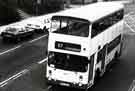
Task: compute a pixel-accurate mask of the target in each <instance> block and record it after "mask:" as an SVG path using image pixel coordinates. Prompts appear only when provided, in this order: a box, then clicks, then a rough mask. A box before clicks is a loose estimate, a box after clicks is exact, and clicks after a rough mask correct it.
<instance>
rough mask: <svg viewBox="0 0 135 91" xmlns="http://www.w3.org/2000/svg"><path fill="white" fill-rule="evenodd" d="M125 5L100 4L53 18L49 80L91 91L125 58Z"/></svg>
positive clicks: (49, 45) (47, 69) (50, 37)
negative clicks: (117, 62) (114, 61)
mask: <svg viewBox="0 0 135 91" xmlns="http://www.w3.org/2000/svg"><path fill="white" fill-rule="evenodd" d="M123 16H124V6H123V5H122V4H119V3H115V2H100V3H95V4H91V5H86V6H84V7H81V8H74V9H69V10H66V11H62V12H60V13H58V14H57V15H54V16H52V20H51V21H52V24H51V31H52V32H50V33H49V39H48V63H47V68H46V78H47V81H48V82H49V83H51V84H56V85H63V86H69V87H75V88H82V89H85V90H87V89H88V88H89V87H91V86H92V85H93V84H94V83H95V79H96V78H97V77H98V76H102V75H103V74H104V72H105V71H106V69H107V68H108V66H109V65H110V64H111V62H113V59H114V58H117V57H119V56H120V55H121V46H122V40H123V38H122V37H123V22H124V21H123Z"/></svg>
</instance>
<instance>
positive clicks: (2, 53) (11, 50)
mask: <svg viewBox="0 0 135 91" xmlns="http://www.w3.org/2000/svg"><path fill="white" fill-rule="evenodd" d="M20 47H21V45H19V46H17V47H14V48H11V49H9V50H6V51H4V52H2V53H0V55H3V54H5V53H8V52H11V51H13V50H15V49H17V48H20Z"/></svg>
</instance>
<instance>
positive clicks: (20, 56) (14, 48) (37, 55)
mask: <svg viewBox="0 0 135 91" xmlns="http://www.w3.org/2000/svg"><path fill="white" fill-rule="evenodd" d="M42 36H43V38H42V40H40V39H39V40H38V41H36V42H35V41H32V40H27V41H23V42H21V43H19V44H13V43H3V42H2V39H1V40H0V41H1V42H0V48H1V49H0V81H3V80H5V79H6V78H8V77H10V76H12V75H13V74H15V73H17V72H19V71H20V70H22V69H25V68H27V67H29V66H30V65H31V64H32V63H37V62H38V61H40V60H42V59H44V58H45V56H46V53H45V52H46V48H47V46H46V45H47V34H45V35H42ZM38 37H40V36H38ZM33 38H34V39H36V37H33Z"/></svg>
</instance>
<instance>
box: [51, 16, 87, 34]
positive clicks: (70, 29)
mask: <svg viewBox="0 0 135 91" xmlns="http://www.w3.org/2000/svg"><path fill="white" fill-rule="evenodd" d="M51 31H53V32H54V33H61V34H66V35H73V36H80V37H88V36H89V23H88V21H85V20H83V19H76V18H71V17H70V18H69V17H66V16H61V17H59V16H55V17H53V18H52V24H51Z"/></svg>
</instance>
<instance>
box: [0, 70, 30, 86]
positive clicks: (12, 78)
mask: <svg viewBox="0 0 135 91" xmlns="http://www.w3.org/2000/svg"><path fill="white" fill-rule="evenodd" d="M28 71H29V70H28V69H24V70H22V71H20V72H19V73H17V74H15V75H13V76H12V77H9V78H8V79H6V80H4V81H2V82H0V87H4V86H5V85H7V84H8V83H9V82H10V81H13V80H15V79H17V78H19V77H20V76H22V75H24V74H26V73H27V72H28Z"/></svg>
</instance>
